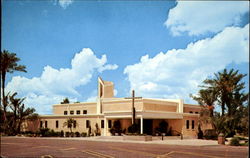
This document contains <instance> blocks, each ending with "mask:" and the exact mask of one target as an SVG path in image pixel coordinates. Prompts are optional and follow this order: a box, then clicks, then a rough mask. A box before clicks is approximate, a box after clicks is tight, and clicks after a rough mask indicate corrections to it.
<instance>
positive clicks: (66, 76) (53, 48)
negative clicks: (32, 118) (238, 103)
mask: <svg viewBox="0 0 250 158" xmlns="http://www.w3.org/2000/svg"><path fill="white" fill-rule="evenodd" d="M1 44H2V48H1V49H2V50H8V51H10V52H14V53H16V54H17V56H18V57H19V58H20V59H21V61H20V62H19V63H20V64H23V65H26V67H27V73H23V72H15V73H13V74H8V75H7V83H6V90H7V91H10V92H17V93H18V96H19V97H25V98H26V99H25V104H26V106H27V107H34V108H35V109H36V112H38V113H39V114H52V105H53V104H58V103H60V102H61V101H62V100H63V98H65V97H68V98H69V100H70V101H71V102H76V101H80V102H86V101H87V102H91V101H95V99H96V95H97V78H98V76H100V77H102V79H103V80H107V81H112V82H114V85H115V90H114V93H115V96H116V97H128V96H130V95H131V90H132V89H134V90H135V93H136V96H142V97H148V98H167V99H184V102H185V103H190V104H197V103H196V102H195V101H194V100H192V98H190V96H189V95H190V94H197V92H198V90H199V87H198V86H199V85H201V84H202V81H203V80H204V79H206V78H211V77H213V76H214V73H217V72H219V71H222V70H223V69H224V68H227V69H231V68H234V69H237V70H239V72H240V73H244V74H247V75H248V76H247V77H245V78H244V80H243V81H244V82H246V88H245V92H248V89H249V79H248V78H249V2H248V1H79V0H78V1H76V0H41V1H20V0H16V1H15V0H3V1H2V40H1Z"/></svg>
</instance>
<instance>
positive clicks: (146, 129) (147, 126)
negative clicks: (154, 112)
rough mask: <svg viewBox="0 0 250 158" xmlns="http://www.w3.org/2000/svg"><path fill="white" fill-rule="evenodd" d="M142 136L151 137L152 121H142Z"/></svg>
mask: <svg viewBox="0 0 250 158" xmlns="http://www.w3.org/2000/svg"><path fill="white" fill-rule="evenodd" d="M143 134H148V135H152V134H153V120H152V119H143Z"/></svg>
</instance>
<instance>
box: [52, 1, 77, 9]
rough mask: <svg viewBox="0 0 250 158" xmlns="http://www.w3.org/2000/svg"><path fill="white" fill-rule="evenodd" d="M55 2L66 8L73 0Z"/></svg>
mask: <svg viewBox="0 0 250 158" xmlns="http://www.w3.org/2000/svg"><path fill="white" fill-rule="evenodd" d="M57 2H58V4H59V5H60V6H61V7H62V8H63V9H66V8H67V7H68V6H69V5H70V4H72V3H73V0H56V1H55V4H57Z"/></svg>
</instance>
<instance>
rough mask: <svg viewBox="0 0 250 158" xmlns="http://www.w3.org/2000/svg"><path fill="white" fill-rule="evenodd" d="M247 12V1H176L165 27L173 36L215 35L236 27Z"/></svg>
mask: <svg viewBox="0 0 250 158" xmlns="http://www.w3.org/2000/svg"><path fill="white" fill-rule="evenodd" d="M247 12H249V2H248V1H177V5H176V6H175V7H174V8H172V9H170V11H169V15H168V19H167V21H166V22H165V25H166V26H167V27H168V28H169V29H170V30H171V32H172V33H173V35H174V36H177V35H180V34H182V33H184V32H187V33H188V34H189V35H201V34H206V33H209V32H212V33H217V32H220V31H222V30H223V29H224V28H225V27H226V26H237V24H239V22H240V19H241V16H242V15H243V14H244V13H247Z"/></svg>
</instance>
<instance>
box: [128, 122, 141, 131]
mask: <svg viewBox="0 0 250 158" xmlns="http://www.w3.org/2000/svg"><path fill="white" fill-rule="evenodd" d="M139 130H140V127H139V124H136V123H134V124H132V125H131V126H129V127H128V132H129V133H139Z"/></svg>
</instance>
